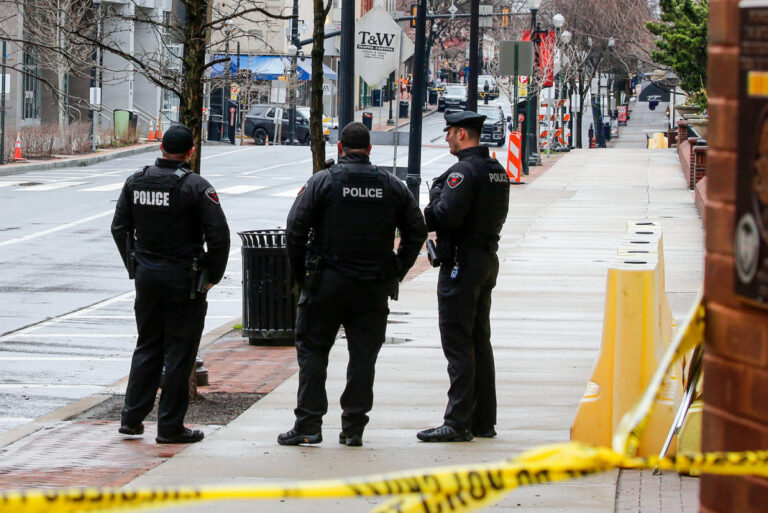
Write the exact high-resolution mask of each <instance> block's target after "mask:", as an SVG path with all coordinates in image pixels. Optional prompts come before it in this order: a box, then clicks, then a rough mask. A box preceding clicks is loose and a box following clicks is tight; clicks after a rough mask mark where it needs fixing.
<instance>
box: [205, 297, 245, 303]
mask: <svg viewBox="0 0 768 513" xmlns="http://www.w3.org/2000/svg"><path fill="white" fill-rule="evenodd" d="M240 301H241V300H240V298H236V299H229V298H228V299H209V300H208V302H209V303H239V302H240Z"/></svg>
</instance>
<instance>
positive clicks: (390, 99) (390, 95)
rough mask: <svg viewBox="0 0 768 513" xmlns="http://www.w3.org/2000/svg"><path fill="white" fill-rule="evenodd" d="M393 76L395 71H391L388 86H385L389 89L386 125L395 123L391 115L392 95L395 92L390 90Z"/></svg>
mask: <svg viewBox="0 0 768 513" xmlns="http://www.w3.org/2000/svg"><path fill="white" fill-rule="evenodd" d="M394 76H395V72H394V71H393V72H392V73H391V74H390V75H389V87H388V88H387V90H388V91H389V119H387V124H388V125H394V124H395V119H394V118H393V117H392V96H393V95H394V94H395V92H394V91H393V90H392V86H393V82H394Z"/></svg>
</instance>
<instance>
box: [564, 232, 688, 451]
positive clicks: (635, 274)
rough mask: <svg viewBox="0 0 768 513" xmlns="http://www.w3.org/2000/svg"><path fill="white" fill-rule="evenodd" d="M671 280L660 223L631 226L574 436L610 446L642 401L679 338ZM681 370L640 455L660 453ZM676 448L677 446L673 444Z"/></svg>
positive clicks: (660, 402)
mask: <svg viewBox="0 0 768 513" xmlns="http://www.w3.org/2000/svg"><path fill="white" fill-rule="evenodd" d="M673 327H674V318H673V317H672V311H671V309H670V306H669V300H668V299H667V295H666V292H665V284H664V249H663V242H662V233H661V227H660V226H659V225H658V224H656V223H653V222H645V223H629V226H628V229H627V234H626V236H625V237H624V239H623V240H622V243H621V245H620V246H619V248H618V251H617V259H616V260H615V261H614V262H613V263H612V264H611V265H610V267H609V268H608V277H607V283H606V293H605V316H604V319H603V337H602V343H601V347H600V354H599V356H598V358H597V361H596V363H595V366H594V368H593V370H592V375H591V377H590V380H589V382H588V383H587V387H586V392H585V394H584V397H583V398H582V400H581V403H580V405H579V409H578V412H577V414H576V418H575V420H574V422H573V425H572V427H571V440H573V441H579V442H587V443H590V444H593V445H598V446H605V447H610V446H611V440H612V439H613V436H614V434H615V433H616V430H617V428H618V425H619V422H620V421H621V419H622V417H623V416H624V415H625V414H626V413H627V412H628V411H629V410H630V409H631V407H632V405H633V404H635V403H636V402H637V400H638V399H639V398H640V396H641V395H642V393H643V390H644V389H645V388H646V387H647V386H648V384H649V381H650V379H651V376H653V375H654V373H655V372H656V369H657V368H658V367H659V361H660V359H661V357H662V355H663V354H664V351H665V350H666V348H667V346H668V345H669V342H670V340H672V336H673ZM680 375H681V372H680V371H675V372H673V373H671V374H670V375H669V376H666V378H665V381H664V385H663V387H662V392H661V394H660V395H659V396H658V397H657V402H656V404H655V405H654V412H653V415H652V416H651V417H650V419H649V421H648V427H647V429H646V431H645V434H644V437H643V438H642V440H640V445H639V448H638V454H639V455H640V456H650V455H652V454H659V452H660V450H661V448H662V446H663V445H664V440H665V437H666V434H667V432H668V431H669V428H670V426H672V424H673V420H674V418H675V413H676V411H677V407H678V405H679V404H680V401H681V399H682V385H681V379H680ZM671 449H672V451H674V447H672V448H671Z"/></svg>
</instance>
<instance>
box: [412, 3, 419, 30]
mask: <svg viewBox="0 0 768 513" xmlns="http://www.w3.org/2000/svg"><path fill="white" fill-rule="evenodd" d="M418 12H419V4H411V16H412V17H413V19H411V27H413V28H416V15H417V14H418Z"/></svg>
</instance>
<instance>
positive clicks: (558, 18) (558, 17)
mask: <svg viewBox="0 0 768 513" xmlns="http://www.w3.org/2000/svg"><path fill="white" fill-rule="evenodd" d="M552 25H554V26H555V45H557V42H558V40H559V39H560V29H562V28H563V25H565V17H564V16H563V15H562V14H560V13H557V14H555V15H554V16H552ZM554 65H555V64H554V56H553V62H552V67H553V68H554ZM560 67H561V69H562V57H561V61H560ZM553 71H554V70H553ZM556 80H557V81H558V84H560V83H561V82H562V80H560V78H559V77H556ZM550 91H551V89H550ZM558 92H560V90H559V88H558ZM561 94H562V92H560V94H558V97H557V99H556V100H557V101H555V99H553V100H552V101H550V102H549V103H550V104H551V105H552V116H551V117H550V118H549V123H548V128H549V129H548V130H547V135H548V139H549V144H547V154H548V155H550V156H551V155H552V145H553V144H554V142H555V140H556V139H555V135H556V131H557V127H555V126H554V119H553V118H554V117H555V112H556V111H555V109H557V110H558V111H559V110H560V108H559V106H558V103H559V102H560V101H561V100H562V97H561ZM552 96H553V95H552V94H550V95H549V97H550V98H552ZM547 111H549V109H547ZM558 120H559V121H560V128H561V129H562V127H563V124H562V119H559V116H558Z"/></svg>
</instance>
